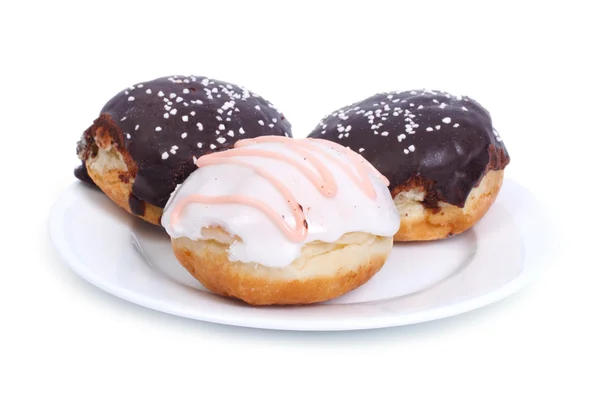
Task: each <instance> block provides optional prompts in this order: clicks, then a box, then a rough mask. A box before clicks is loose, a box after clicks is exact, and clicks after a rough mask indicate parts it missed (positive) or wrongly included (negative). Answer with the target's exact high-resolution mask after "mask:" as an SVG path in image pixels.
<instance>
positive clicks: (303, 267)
mask: <svg viewBox="0 0 600 400" xmlns="http://www.w3.org/2000/svg"><path fill="white" fill-rule="evenodd" d="M362 235H365V234H362ZM368 236H370V239H369V240H368V241H367V242H366V243H365V242H364V241H361V243H360V244H358V243H352V241H350V244H344V243H343V241H338V242H336V243H333V244H325V243H321V242H319V244H316V245H314V246H313V247H312V248H309V249H308V250H306V248H307V246H311V244H308V245H307V246H305V248H304V249H303V252H302V256H300V257H299V258H298V259H297V260H296V261H294V263H292V264H291V265H289V266H287V267H284V268H271V267H266V266H263V265H260V264H255V263H242V262H231V261H229V258H228V251H227V250H228V246H229V244H227V243H221V242H218V241H216V240H197V241H195V240H191V239H189V238H176V239H172V245H173V251H174V253H175V256H176V257H177V259H178V260H179V262H180V263H181V264H182V265H183V266H184V267H185V268H186V269H187V270H188V272H189V273H190V274H191V275H192V276H193V277H194V278H196V279H197V280H198V281H200V283H202V284H203V285H204V286H205V287H206V288H207V289H209V290H210V291H212V292H214V293H217V294H220V295H223V296H228V297H234V298H237V299H240V300H242V301H244V302H246V303H248V304H251V305H256V306H258V305H293V304H311V303H318V302H323V301H326V300H331V299H333V298H336V297H339V296H341V295H343V294H345V293H347V292H349V291H351V290H353V289H356V288H357V287H359V286H361V285H363V284H364V283H366V282H367V281H368V280H370V279H371V278H372V277H373V276H374V275H375V274H376V273H377V272H378V271H379V270H380V269H381V267H382V266H383V265H384V264H385V261H386V260H387V258H388V256H389V253H390V251H391V249H392V246H393V240H392V238H391V237H380V236H373V235H368ZM305 250H306V251H305Z"/></svg>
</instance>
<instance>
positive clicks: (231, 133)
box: [227, 131, 235, 137]
mask: <svg viewBox="0 0 600 400" xmlns="http://www.w3.org/2000/svg"><path fill="white" fill-rule="evenodd" d="M227 134H228V135H229V136H231V137H233V136H234V135H235V133H233V131H229V132H227Z"/></svg>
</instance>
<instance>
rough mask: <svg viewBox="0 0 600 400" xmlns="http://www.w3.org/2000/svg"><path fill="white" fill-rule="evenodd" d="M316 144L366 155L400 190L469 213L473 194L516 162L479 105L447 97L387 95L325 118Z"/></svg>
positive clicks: (435, 94) (318, 128)
mask: <svg viewBox="0 0 600 400" xmlns="http://www.w3.org/2000/svg"><path fill="white" fill-rule="evenodd" d="M310 137H315V138H324V139H328V140H332V141H335V142H337V143H340V144H342V145H344V146H348V147H350V148H351V149H352V150H354V151H356V152H358V153H360V154H361V155H362V156H363V157H365V158H366V159H367V160H368V161H370V162H371V163H372V164H373V166H375V168H377V169H378V170H379V171H380V172H381V173H382V174H383V175H385V176H386V177H387V178H388V179H389V181H390V190H391V191H392V193H393V194H394V195H395V194H396V193H397V192H398V188H400V189H402V190H405V189H409V188H411V187H414V186H422V187H424V188H425V190H426V193H425V201H424V202H423V204H424V205H425V206H426V207H430V208H436V207H437V206H438V202H439V201H444V202H447V203H450V204H453V205H456V206H458V207H463V206H464V204H465V202H466V200H467V197H468V195H469V192H470V191H471V189H472V188H473V187H475V186H477V185H478V184H479V182H480V180H481V178H482V177H483V176H484V174H485V173H486V172H487V171H488V170H489V169H492V170H500V169H504V167H505V166H506V165H507V164H508V163H509V160H510V159H509V155H508V152H507V151H506V147H505V146H504V143H503V142H502V139H501V138H500V136H499V135H498V132H496V130H495V129H494V128H493V126H492V119H491V117H490V114H489V113H488V111H487V110H486V109H484V108H483V107H482V106H481V105H480V104H479V103H477V102H476V101H474V100H473V99H470V98H468V97H465V96H453V95H450V94H448V93H445V92H441V91H432V90H413V91H405V92H400V91H398V92H388V93H379V94H376V95H374V96H372V97H369V98H367V99H365V100H362V101H359V102H357V103H354V104H351V105H349V106H347V107H344V108H341V109H339V110H337V111H335V112H333V113H332V114H330V115H328V116H326V117H325V118H323V119H322V120H321V121H320V122H319V124H318V125H317V126H316V128H315V129H314V130H313V132H312V133H311V134H310Z"/></svg>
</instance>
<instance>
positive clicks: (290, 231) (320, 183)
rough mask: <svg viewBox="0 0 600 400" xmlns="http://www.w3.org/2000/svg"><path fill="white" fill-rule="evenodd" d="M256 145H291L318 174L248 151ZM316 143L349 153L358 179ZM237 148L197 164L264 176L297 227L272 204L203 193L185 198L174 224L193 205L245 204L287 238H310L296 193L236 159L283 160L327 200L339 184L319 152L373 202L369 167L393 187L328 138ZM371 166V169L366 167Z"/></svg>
mask: <svg viewBox="0 0 600 400" xmlns="http://www.w3.org/2000/svg"><path fill="white" fill-rule="evenodd" d="M256 143H282V144H285V145H286V146H288V147H289V148H290V149H292V150H293V151H295V152H296V153H298V154H299V155H301V156H302V157H303V158H304V159H305V160H306V161H308V162H309V163H310V164H312V166H313V167H314V168H315V169H316V170H317V172H318V174H316V173H315V172H314V171H313V170H311V169H310V168H308V167H306V166H304V165H303V164H302V163H301V162H300V161H298V160H296V159H294V158H292V157H289V156H286V155H284V154H280V153H276V152H274V151H270V150H262V149H251V148H247V146H250V145H252V144H256ZM315 143H322V144H326V145H328V146H330V147H331V148H332V149H333V150H337V151H339V152H341V153H342V154H345V155H346V156H347V157H348V158H349V160H350V161H351V163H352V165H353V166H354V169H356V171H357V173H358V176H357V175H356V174H355V173H354V171H353V169H352V168H351V167H350V166H349V165H347V164H346V163H344V162H342V161H341V160H340V159H339V158H338V157H335V156H334V155H332V154H330V153H328V152H327V151H326V150H324V149H323V148H321V147H320V146H317V145H315ZM234 147H235V148H233V149H231V150H227V151H223V152H219V153H213V154H209V155H206V156H204V157H200V158H199V159H198V161H197V162H196V165H197V166H198V168H200V167H202V166H206V165H216V164H224V163H229V164H234V165H239V166H242V167H246V168H250V169H252V170H254V172H256V173H257V174H258V175H260V176H262V177H263V178H265V179H266V180H268V181H269V182H270V183H271V184H272V185H273V186H274V187H275V188H276V189H277V190H278V191H279V192H280V193H281V195H282V196H283V197H284V198H285V199H286V201H287V203H288V204H289V206H290V209H291V210H292V214H293V215H294V220H295V222H296V224H295V227H291V226H290V225H288V224H287V223H285V221H284V219H283V218H281V215H279V214H278V213H276V212H275V211H274V210H273V209H272V208H271V207H270V206H269V205H268V204H266V203H264V202H262V201H260V200H256V199H253V198H251V197H248V196H244V195H236V194H234V195H225V196H205V195H201V194H194V195H190V196H187V197H186V198H184V199H182V200H181V201H180V202H179V203H178V204H177V205H176V207H175V208H174V210H173V213H172V214H171V223H172V224H176V223H177V221H178V220H179V218H180V215H181V212H182V211H183V209H184V208H185V206H187V205H188V204H190V203H203V204H241V205H247V206H250V207H254V208H256V209H258V210H260V211H261V212H263V213H264V214H265V215H266V216H267V217H268V218H269V219H271V221H273V223H274V224H275V225H276V226H278V227H279V229H280V230H281V231H282V232H283V233H284V234H285V235H286V237H287V238H288V239H289V240H291V241H294V242H302V241H303V240H304V239H306V236H307V235H308V224H307V222H306V218H305V216H304V211H303V209H302V207H301V206H300V205H299V204H298V201H297V200H296V198H295V197H294V195H293V194H292V192H291V191H290V190H289V189H288V188H287V187H286V186H285V185H284V184H283V182H281V181H280V180H279V179H277V178H276V177H275V176H273V175H272V174H270V173H269V172H268V171H266V170H265V169H264V168H260V167H258V166H255V165H253V164H250V163H247V162H244V161H240V160H236V159H234V158H233V157H236V156H240V157H264V158H270V159H273V160H279V161H284V162H287V163H289V164H291V165H293V166H294V167H296V168H298V170H299V171H300V172H302V173H303V174H304V175H305V176H306V178H307V179H309V180H310V181H311V183H312V184H313V185H314V186H315V188H317V190H319V191H320V193H321V194H322V195H323V196H325V197H333V196H335V195H336V194H337V182H336V181H335V179H334V177H333V174H332V173H331V171H330V170H329V169H328V168H327V166H325V164H323V162H321V160H319V159H318V158H317V157H315V156H314V155H313V153H319V154H321V155H322V156H324V157H325V158H327V159H328V160H329V161H330V162H332V163H333V164H335V165H337V166H338V167H339V168H340V169H342V170H343V171H344V173H345V174H346V175H348V177H349V178H350V179H351V180H352V181H353V182H354V184H355V185H356V186H357V187H359V188H360V189H361V190H362V191H363V192H364V193H365V194H366V195H367V196H369V197H370V198H371V199H375V198H376V197H377V194H376V192H375V188H374V186H373V183H372V182H371V180H370V178H369V174H368V170H367V168H370V169H371V171H374V172H375V173H376V175H377V177H378V178H379V179H381V180H382V181H383V182H384V183H385V184H386V186H387V185H389V181H388V180H387V179H386V178H385V177H384V176H383V175H382V174H381V173H379V171H377V169H375V168H374V167H373V166H372V165H371V164H369V163H368V162H367V161H366V160H365V159H364V158H363V157H362V156H360V155H359V154H357V153H355V152H353V151H352V150H350V149H348V148H346V147H344V146H341V145H339V144H337V143H333V142H330V141H327V140H324V139H292V138H287V137H281V136H262V137H258V138H253V139H244V140H240V141H238V142H236V144H235V146H234ZM365 166H367V168H366V167H365Z"/></svg>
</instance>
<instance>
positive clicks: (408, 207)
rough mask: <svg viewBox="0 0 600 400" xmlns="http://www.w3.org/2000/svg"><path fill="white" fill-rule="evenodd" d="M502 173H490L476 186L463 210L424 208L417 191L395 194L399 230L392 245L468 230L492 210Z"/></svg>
mask: <svg viewBox="0 0 600 400" xmlns="http://www.w3.org/2000/svg"><path fill="white" fill-rule="evenodd" d="M503 178H504V171H503V170H497V171H494V170H489V171H488V172H486V174H485V175H484V177H483V178H482V180H481V182H480V183H479V185H478V186H476V187H474V188H473V189H472V190H471V192H470V193H469V197H468V199H467V201H466V203H465V206H464V207H463V208H460V207H457V206H455V205H452V204H448V203H443V202H442V203H440V204H439V205H440V207H439V209H430V208H425V207H423V205H422V204H421V203H420V202H419V196H422V191H420V188H415V189H413V190H410V191H408V192H406V191H405V192H401V193H398V194H397V195H396V196H395V197H394V202H395V203H396V208H397V209H398V212H399V213H400V218H401V224H400V229H399V230H398V232H397V233H396V234H395V235H394V241H396V242H407V241H426V240H438V239H445V238H447V237H450V236H454V235H457V234H459V233H462V232H464V231H466V230H467V229H469V228H471V227H472V226H473V225H475V223H477V221H479V220H480V219H481V218H482V217H483V216H484V215H485V213H486V212H487V211H488V210H489V208H490V207H491V206H492V204H493V203H494V201H495V200H496V197H497V196H498V192H499V191H500V188H501V186H502V181H503Z"/></svg>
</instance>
